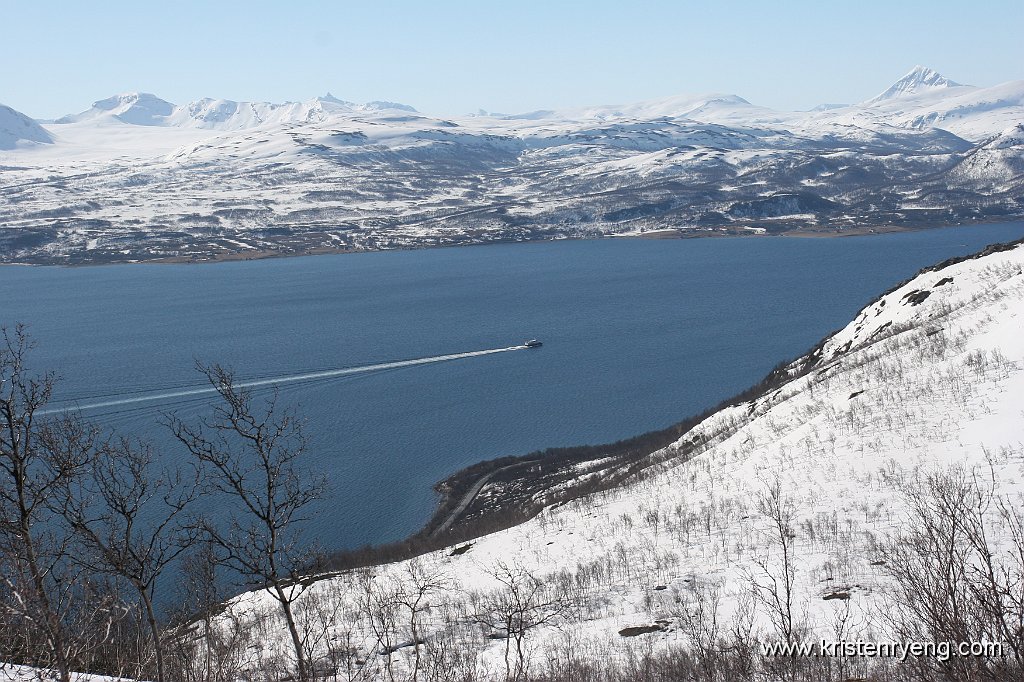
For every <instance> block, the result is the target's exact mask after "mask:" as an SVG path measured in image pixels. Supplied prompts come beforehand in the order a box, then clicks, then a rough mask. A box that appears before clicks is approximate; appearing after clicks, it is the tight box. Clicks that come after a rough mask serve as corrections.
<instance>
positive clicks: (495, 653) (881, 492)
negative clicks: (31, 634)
mask: <svg viewBox="0 0 1024 682" xmlns="http://www.w3.org/2000/svg"><path fill="white" fill-rule="evenodd" d="M1022 322H1024V247H1021V246H1018V247H1016V248H1014V249H1012V250H1004V251H999V252H995V253H991V254H988V255H984V256H982V257H980V258H975V259H970V260H965V261H962V262H958V263H954V264H947V265H946V266H944V267H939V268H936V269H933V270H930V271H925V272H922V273H921V274H919V275H918V276H917V277H916V278H914V279H912V280H910V281H909V282H907V283H905V284H903V285H901V286H899V287H898V288H896V289H894V290H892V291H891V292H889V293H887V294H885V295H883V296H882V297H881V298H879V299H878V300H877V301H875V302H873V303H872V304H870V305H868V306H867V307H866V308H865V309H864V310H863V311H861V313H860V314H859V315H858V316H857V318H856V319H855V320H853V321H852V322H850V323H849V324H848V325H847V326H846V327H845V328H844V329H842V330H841V331H839V332H837V333H836V334H835V335H833V336H832V337H830V338H829V339H827V340H826V341H825V342H824V343H823V344H822V345H821V346H820V347H819V348H818V349H816V351H814V352H813V353H811V354H809V355H808V356H805V357H803V358H801V359H799V360H798V361H796V362H794V363H793V364H792V365H791V366H790V367H789V371H790V372H791V376H792V377H793V378H792V379H791V380H790V381H789V382H787V383H785V384H784V385H783V386H781V387H780V388H778V389H777V390H774V391H772V392H770V393H768V394H766V395H764V396H762V397H760V398H758V399H756V400H754V401H752V402H749V403H743V404H740V405H736V406H733V407H730V408H727V409H725V410H722V411H721V412H719V413H716V414H715V415H713V416H711V417H710V418H708V419H707V420H706V421H704V422H703V423H701V424H700V425H699V426H698V427H697V428H696V429H694V430H693V431H691V432H689V433H687V434H686V435H685V436H684V438H683V439H682V440H681V441H679V442H677V443H675V444H674V445H672V446H670V447H669V448H668V451H667V452H659V453H655V455H654V457H655V458H661V457H664V456H666V455H667V456H668V457H667V460H666V461H665V462H664V463H662V464H659V465H657V466H655V467H654V468H653V469H651V470H648V473H647V474H646V475H645V476H644V477H643V478H642V479H640V480H634V481H632V482H631V483H629V484H627V485H625V486H623V487H621V488H617V489H613V490H611V491H607V492H603V493H599V494H597V495H592V496H589V497H584V498H581V499H578V500H576V501H574V502H571V503H568V504H565V505H563V506H560V507H557V508H549V509H546V510H544V511H543V512H542V513H541V514H540V515H539V516H537V517H536V518H534V519H532V520H530V521H529V522H527V523H524V524H522V525H520V526H517V527H514V528H511V529H509V530H506V531H503V532H499V533H495V534H493V535H488V536H485V537H481V538H479V539H477V540H475V541H474V542H472V543H469V544H468V545H464V546H462V547H459V548H448V549H445V550H442V551H437V552H433V553H431V554H428V555H424V556H421V557H419V558H417V559H414V560H412V561H407V562H401V563H396V564H391V565H384V566H379V567H375V568H372V569H366V570H361V571H353V572H350V573H345V574H342V575H338V576H334V577H330V578H327V579H324V580H321V581H319V582H316V583H314V584H313V585H312V586H311V587H309V588H308V589H307V590H306V591H305V592H304V593H303V595H302V597H301V598H300V600H299V606H300V608H299V613H300V616H299V620H300V625H301V627H303V628H304V630H303V632H305V633H306V635H307V636H308V638H309V639H308V641H309V642H310V643H311V649H313V650H314V651H315V652H316V653H315V657H316V658H320V659H322V660H321V663H322V664H323V665H325V666H326V665H329V666H333V668H335V669H336V668H337V667H339V666H341V667H343V668H345V669H346V670H349V671H357V672H358V673H359V674H360V675H366V676H368V677H369V678H376V677H378V676H379V677H382V678H383V677H386V675H387V670H388V669H389V668H390V669H393V670H397V671H406V672H408V671H409V670H411V669H412V668H414V667H415V660H416V657H417V656H420V657H421V659H422V660H421V664H424V665H425V663H424V662H425V661H427V660H428V659H430V665H440V666H442V667H443V668H444V669H445V670H447V671H449V672H451V671H456V670H469V669H473V670H475V671H476V672H477V674H480V675H482V676H484V678H487V679H490V678H492V677H493V678H495V679H502V678H503V677H504V676H505V674H506V657H508V656H510V657H511V658H512V659H513V661H514V659H515V656H516V654H515V653H514V652H515V650H516V647H515V646H514V644H512V643H511V640H510V639H509V638H507V637H506V636H505V632H504V631H503V629H502V626H501V623H500V619H497V620H495V619H496V618H497V615H496V614H499V613H500V612H501V609H502V608H503V606H502V605H505V606H506V607H507V605H508V603H509V600H510V595H512V594H515V595H517V596H518V597H520V598H521V603H528V604H530V605H531V608H534V607H535V610H533V611H531V612H530V613H531V617H532V618H535V619H537V620H542V621H546V622H544V623H541V624H538V625H537V626H536V627H532V628H529V629H528V631H527V632H526V633H525V636H524V637H523V642H522V644H523V651H524V659H525V661H526V665H527V666H528V667H529V668H530V669H531V670H535V671H536V670H539V669H541V668H543V667H544V665H545V662H547V661H550V660H552V659H558V658H559V657H563V658H564V657H565V656H568V655H570V654H569V652H572V655H575V656H578V657H579V658H580V659H581V660H589V661H609V660H622V661H625V660H629V659H630V657H631V656H633V657H634V658H635V657H636V656H637V655H642V654H643V653H644V652H650V651H658V650H665V649H668V648H670V647H673V646H678V645H691V644H692V643H693V637H694V629H693V628H694V623H695V622H698V621H700V622H705V623H706V622H708V619H707V616H708V613H709V612H712V610H713V615H714V616H715V617H714V618H713V619H711V620H712V622H716V623H718V624H719V627H721V629H722V632H723V633H724V632H725V631H726V630H728V629H730V628H733V627H743V624H744V623H746V627H748V628H749V629H750V631H752V632H754V633H758V634H759V636H760V638H761V640H762V641H772V640H773V639H775V640H777V639H778V638H779V637H780V635H779V632H778V627H777V626H776V625H775V624H774V623H775V621H774V620H773V618H772V615H771V614H772V612H771V609H770V608H768V607H767V606H766V603H765V602H764V601H763V600H760V599H758V598H756V596H757V595H758V594H760V595H761V596H762V597H763V596H764V595H765V594H766V593H765V592H764V586H766V585H769V584H771V581H772V579H773V578H774V579H776V580H777V579H779V578H780V576H782V571H783V570H784V569H785V568H786V566H787V565H789V566H790V567H791V568H792V570H793V572H794V575H795V580H794V582H793V590H792V595H793V599H792V604H793V614H794V619H795V622H796V623H797V624H798V626H799V627H800V628H802V632H803V634H804V636H805V637H807V638H809V639H812V640H817V639H821V638H829V639H837V638H838V639H846V640H850V641H852V640H856V639H857V638H860V637H862V638H864V639H867V640H870V641H877V640H879V639H883V638H884V637H885V635H886V630H885V628H884V623H885V622H886V621H885V617H884V616H885V613H886V612H887V611H888V610H890V609H891V605H892V603H893V602H892V599H893V597H892V595H891V594H890V592H889V590H890V589H891V587H892V580H891V578H890V576H889V570H888V569H889V567H887V565H886V561H885V559H886V558H887V557H888V555H887V554H886V552H885V550H884V548H885V547H886V544H887V542H888V541H889V540H892V539H894V538H898V537H900V536H901V535H902V534H906V533H910V532H913V531H914V527H913V525H912V524H913V520H912V518H911V515H910V511H909V510H910V506H909V502H910V501H911V500H912V499H913V496H914V494H919V493H921V492H922V491H926V490H927V489H928V483H927V482H928V477H929V476H934V475H952V476H954V478H955V477H956V476H960V477H961V478H960V480H962V481H973V482H975V484H977V486H978V487H979V488H980V489H981V490H983V491H986V492H987V493H988V494H989V495H990V496H991V498H990V502H989V504H988V506H987V507H986V509H985V512H984V516H985V519H986V523H987V524H988V525H987V526H986V532H988V533H990V535H989V540H990V542H991V545H990V546H991V547H993V548H995V561H996V562H997V564H998V562H1000V561H1002V560H1004V559H1006V558H1007V557H1006V555H1005V554H1003V552H1005V551H1008V549H1009V548H1008V547H1007V545H1006V541H1007V537H1008V536H1007V534H1008V533H1009V532H1010V530H1008V527H1007V526H1006V524H1005V523H1003V522H1001V521H1000V518H1001V517H999V515H998V513H997V512H998V507H999V505H998V504H997V503H998V502H999V501H1000V500H1001V501H1003V502H1005V503H1006V504H1007V505H1008V508H1010V509H1018V510H1019V509H1020V508H1021V502H1022V501H1024V498H1022V494H1024V412H1022V409H1021V407H1022V403H1021V396H1024V335H1022V334H1021V329H1022V328H1024V324H1022ZM694 445H695V446H696V451H695V454H692V456H688V457H685V458H684V457H679V456H673V454H674V453H679V452H682V451H684V450H687V451H690V452H693V451H692V450H691V447H692V446H694ZM772 510H775V513H772ZM779 517H784V519H785V529H786V530H785V532H784V533H783V535H782V536H780V532H779V529H778V525H777V519H778V518H779ZM783 547H785V548H786V551H787V552H788V556H789V559H790V561H789V562H788V564H787V562H785V561H784V559H783V555H782V549H783ZM755 585H761V588H758V587H755ZM416 594H419V595H420V600H419V601H418V603H417V604H416V605H415V606H410V604H411V603H413V600H412V598H411V596H410V595H416ZM701 618H703V619H704V620H703V621H701V620H700V619H701ZM486 621H491V622H490V623H487V622H486ZM250 626H251V627H250ZM216 627H217V628H218V630H219V632H221V633H222V635H223V637H224V638H225V639H224V641H231V638H232V637H233V636H234V637H236V640H235V646H236V647H237V652H238V658H237V661H238V663H237V664H238V665H239V666H240V667H241V668H242V669H245V668H246V667H253V668H261V669H264V670H267V669H271V668H273V666H274V665H275V663H274V662H275V661H278V662H279V661H280V660H281V659H282V658H287V656H288V653H287V652H288V640H287V637H286V635H285V629H284V627H283V624H282V622H281V618H280V616H279V611H278V607H277V606H276V604H275V602H273V601H272V599H271V598H270V597H269V596H268V594H267V593H265V592H259V591H257V592H250V593H246V594H243V595H241V596H239V597H237V598H235V599H234V600H232V601H231V602H230V603H229V605H228V607H227V609H226V610H225V612H224V613H223V614H221V616H220V617H219V620H218V621H217V625H216ZM414 628H415V631H414ZM627 628H637V629H633V630H629V629H627ZM245 631H248V634H247V635H245V636H243V635H242V634H240V633H243V632H245ZM232 633H234V634H232ZM416 639H419V640H421V641H423V642H424V645H422V646H420V647H415V646H413V645H412V642H413V641H414V640H416ZM428 652H429V653H428ZM510 652H511V653H510ZM278 664H279V663H278ZM512 665H513V667H514V663H513V664H512ZM424 674H426V673H424ZM454 677H455V676H454V673H453V679H454Z"/></svg>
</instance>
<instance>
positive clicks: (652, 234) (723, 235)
mask: <svg viewBox="0 0 1024 682" xmlns="http://www.w3.org/2000/svg"><path fill="white" fill-rule="evenodd" d="M1012 223H1022V224H1024V216H1006V217H1000V218H999V219H983V220H976V221H971V222H962V221H961V222H956V223H939V224H935V223H927V224H920V225H919V224H893V223H886V224H879V225H871V224H865V225H858V226H853V227H827V226H813V227H808V226H796V227H781V228H779V229H777V230H772V231H770V230H769V229H768V228H767V227H763V226H740V225H730V226H720V227H711V228H692V227H678V228H662V229H656V230H651V231H648V232H623V233H609V234H603V235H593V236H585V237H557V238H548V237H541V238H537V239H514V240H513V239H494V240H490V241H478V242H467V243H452V244H440V245H439V244H429V243H424V244H421V245H413V246H402V247H396V248H381V249H354V248H349V247H343V248H332V247H314V248H311V249H307V250H302V251H290V250H281V251H275V250H267V249H263V250H253V251H231V252H223V253H214V254H210V255H209V256H207V257H195V256H161V257H157V258H148V259H127V260H110V261H102V262H101V261H95V262H84V263H82V262H78V263H62V262H38V263H37V262H5V261H0V267H8V266H10V267H32V268H51V267H52V268H87V267H102V266H111V265H215V264H218V263H232V262H240V261H258V260H271V259H278V258H302V257H307V256H338V255H344V254H360V253H387V252H393V251H427V250H434V249H449V248H461V247H472V246H493V245H497V244H535V243H544V242H554V241H588V240H594V241H596V240H604V239H647V240H659V239H673V240H674V239H769V238H775V237H795V238H801V239H833V238H844V237H866V236H871V235H880V234H894V233H903V232H923V231H927V230H935V229H943V228H952V227H964V228H969V227H974V226H981V225H998V224H1012ZM773 227H774V226H773Z"/></svg>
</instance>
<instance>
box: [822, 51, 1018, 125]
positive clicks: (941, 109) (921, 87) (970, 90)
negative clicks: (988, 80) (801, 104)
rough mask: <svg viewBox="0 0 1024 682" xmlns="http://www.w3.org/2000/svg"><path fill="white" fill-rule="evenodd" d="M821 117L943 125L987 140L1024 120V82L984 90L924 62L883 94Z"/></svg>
mask: <svg viewBox="0 0 1024 682" xmlns="http://www.w3.org/2000/svg"><path fill="white" fill-rule="evenodd" d="M820 120H824V121H833V122H839V123H846V124H850V125H861V126H875V125H885V124H888V125H895V126H900V127H906V128H917V129H926V128H941V129H943V130H947V131H949V132H951V133H954V134H956V135H959V136H961V137H963V138H966V139H969V140H972V141H975V142H981V141H983V140H985V139H987V138H989V137H992V136H993V135H998V134H999V133H1000V132H1001V131H1003V130H1005V129H1006V128H1008V127H1010V126H1012V125H1014V124H1016V123H1018V122H1020V121H1024V81H1011V82H1009V83H1002V84H1000V85H996V86H993V87H989V88H978V87H974V86H972V85H961V84H959V83H955V82H953V81H951V80H949V79H948V78H946V77H944V76H942V75H941V74H939V73H936V72H935V71H932V70H931V69H926V68H924V67H921V66H918V67H915V68H914V69H913V70H911V71H910V72H909V73H908V74H906V75H905V76H903V77H902V78H900V79H899V80H898V81H896V82H895V83H894V84H893V85H892V86H891V87H889V88H888V89H887V90H885V91H884V92H883V93H881V94H879V95H878V96H876V97H873V98H872V99H869V100H867V101H866V102H862V103H860V104H855V105H851V106H849V107H845V108H842V109H835V110H832V111H828V112H825V113H823V114H822V115H821V117H820Z"/></svg>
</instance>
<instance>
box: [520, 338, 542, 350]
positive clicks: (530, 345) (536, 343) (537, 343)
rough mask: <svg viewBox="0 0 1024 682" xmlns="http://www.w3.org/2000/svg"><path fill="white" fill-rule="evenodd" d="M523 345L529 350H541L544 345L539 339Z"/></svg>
mask: <svg viewBox="0 0 1024 682" xmlns="http://www.w3.org/2000/svg"><path fill="white" fill-rule="evenodd" d="M523 345H524V346H526V347H527V348H540V347H541V346H543V345H544V344H543V343H541V342H540V341H538V340H537V339H530V340H529V341H527V342H526V343H524V344H523Z"/></svg>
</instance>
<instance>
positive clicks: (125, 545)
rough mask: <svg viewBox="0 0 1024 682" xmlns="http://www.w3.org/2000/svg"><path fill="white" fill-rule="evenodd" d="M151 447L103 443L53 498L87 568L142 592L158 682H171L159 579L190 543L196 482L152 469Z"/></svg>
mask: <svg viewBox="0 0 1024 682" xmlns="http://www.w3.org/2000/svg"><path fill="white" fill-rule="evenodd" d="M152 468H153V453H152V450H151V449H150V447H149V446H147V445H145V444H141V443H139V444H136V443H133V442H131V441H130V440H129V439H127V438H119V439H116V440H111V441H107V442H104V443H102V444H101V445H100V446H99V448H98V450H97V453H96V454H95V456H94V457H92V458H91V467H90V469H89V474H90V475H89V476H88V477H81V478H78V479H75V480H73V481H69V482H68V483H69V485H66V486H65V487H63V488H62V489H61V490H60V491H59V492H60V493H61V494H60V495H59V496H58V499H55V500H53V501H52V504H53V505H54V507H55V508H56V509H57V511H58V512H59V513H60V514H61V515H62V516H63V518H64V519H65V520H66V521H67V523H68V525H69V526H70V528H71V529H72V531H73V532H74V534H75V536H76V540H77V541H78V544H79V545H81V548H82V551H81V552H78V553H76V556H75V559H74V560H75V561H76V562H77V563H79V564H80V565H81V566H83V567H84V568H86V569H88V570H90V571H92V572H94V573H103V574H107V575H111V576H116V577H118V578H122V579H124V580H125V581H126V582H127V583H128V584H129V585H131V587H132V589H133V590H134V591H135V592H136V593H137V596H138V599H139V602H140V606H141V607H142V616H143V619H144V620H145V623H146V626H147V627H148V629H149V633H150V637H151V638H152V646H153V653H154V656H155V658H156V679H157V680H158V682H163V680H164V679H165V677H166V672H165V664H164V647H163V643H162V641H161V633H160V624H159V622H158V619H157V616H156V609H155V607H154V598H155V591H156V586H157V581H158V580H159V578H160V576H161V575H162V574H163V572H164V570H165V569H166V568H167V567H168V566H170V565H171V564H172V563H173V562H174V561H175V559H177V557H178V556H179V555H180V554H181V553H182V552H183V551H184V550H185V549H186V548H187V547H188V546H189V544H190V542H191V541H192V540H193V539H194V537H195V534H196V533H195V531H194V529H193V528H192V527H191V526H189V525H188V524H186V523H185V518H184V515H185V511H186V509H187V508H188V507H189V505H190V504H191V502H192V501H193V500H194V499H195V497H196V491H197V482H196V479H195V478H193V479H191V480H189V479H186V478H184V477H183V476H182V475H181V473H180V472H174V473H170V472H164V473H162V474H160V475H155V474H154V473H153V472H152Z"/></svg>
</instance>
